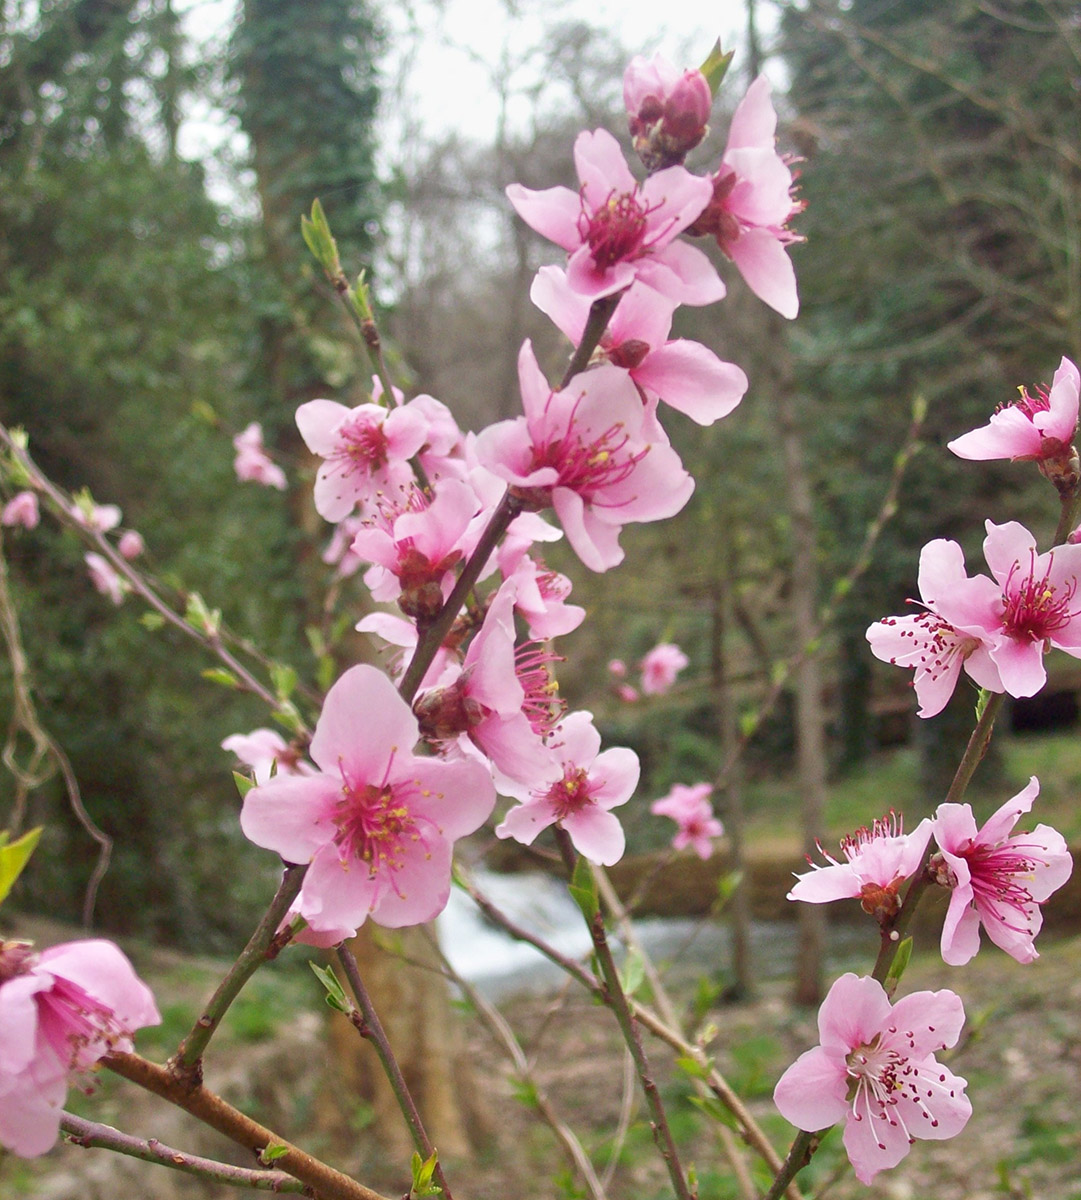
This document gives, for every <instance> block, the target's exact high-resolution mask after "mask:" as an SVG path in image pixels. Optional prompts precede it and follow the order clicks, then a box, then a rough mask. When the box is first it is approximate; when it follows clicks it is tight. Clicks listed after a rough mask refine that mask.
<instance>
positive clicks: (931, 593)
mask: <svg viewBox="0 0 1081 1200" xmlns="http://www.w3.org/2000/svg"><path fill="white" fill-rule="evenodd" d="M919 589H920V595H921V596H922V597H923V611H922V612H918V613H916V614H915V615H913V616H903V617H885V618H883V619H882V620H881V621H876V622H875V623H874V624H873V625H872V626H871V627H870V628H869V629H868V630H867V640H868V642H869V643H870V645H871V651H872V653H873V654H874V655H875V657H876V658H880V659H882V661H883V662H888V663H892V664H894V665H895V666H898V667H912V668H914V669H915V675H914V678H913V680H912V683H913V686H914V687H915V689H916V696H917V698H918V699H919V702H920V709H919V715H920V716H921V717H933V716H935V715H936V714H937V713H940V712H941V711H942V710H943V709H944V708H945V707H946V704H947V702H948V701H949V698H950V697H951V696H952V695H953V689H954V688H955V687H956V686H957V681H958V679H959V678H960V676H961V670H962V668H963V669H964V670H965V672H966V673H967V674H968V675H970V676H971V677H972V679H974V680H975V682H976V683H977V684H978V685H979V686H980V687H983V688H987V689H988V690H989V691H992V692H1001V691H1003V690H1004V689H1003V684H1002V680H1001V678H1000V676H999V672H998V668H997V667H996V666H995V663H994V662H993V661H992V658H991V650H992V648H993V647H994V645H995V644H996V643H995V640H994V638H993V636H992V635H993V631H994V630H995V629H996V628H997V625H998V620H997V615H996V614H997V613H998V611H999V610H1000V609H1001V593H1000V590H999V589H998V588H997V587H996V586H995V584H994V582H993V581H992V580H990V579H988V578H987V577H986V576H983V575H979V576H976V577H975V578H974V579H969V577H968V575H967V574H966V573H965V557H964V553H963V552H962V550H961V547H960V546H959V545H958V544H957V543H956V542H950V541H946V540H945V539H943V538H938V539H936V540H935V541H933V542H928V544H927V545H926V546H924V548H923V550H921V551H920V570H919ZM913 603H915V602H913Z"/></svg>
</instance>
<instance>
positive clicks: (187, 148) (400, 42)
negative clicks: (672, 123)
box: [176, 0, 773, 184]
mask: <svg viewBox="0 0 1081 1200" xmlns="http://www.w3.org/2000/svg"><path fill="white" fill-rule="evenodd" d="M238 2H239V0H178V3H177V5H176V8H177V10H178V11H179V12H180V13H182V14H183V16H184V23H185V29H186V31H187V32H188V34H189V36H190V37H191V38H192V39H193V40H194V42H195V43H196V44H197V45H198V44H199V43H204V44H208V45H210V44H213V43H215V42H220V41H221V40H222V39H224V38H225V37H227V36H228V34H229V31H230V29H231V28H232V25H233V22H234V21H235V19H236V13H237V6H238ZM509 3H510V4H512V5H513V7H514V8H515V9H516V10H517V13H518V17H517V19H516V20H514V21H511V20H509V19H508V17H507V15H506V10H507V7H508V3H505V2H503V0H441V2H438V0H411V2H408V0H407V2H405V3H397V4H395V3H389V2H387V0H383V2H382V3H377V5H376V7H377V10H379V12H380V19H381V20H382V21H383V22H384V24H385V25H386V26H387V28H388V33H389V37H388V55H387V61H386V62H385V63H384V64H383V70H384V75H385V77H386V78H387V79H388V80H392V79H394V78H395V77H397V76H399V75H401V76H402V77H403V78H404V87H405V91H406V96H407V102H408V106H409V110H410V113H411V115H412V116H414V117H419V118H420V119H421V123H422V126H423V128H424V129H425V131H426V132H427V133H429V134H431V135H433V136H438V135H440V134H444V133H447V132H449V131H450V130H452V129H457V130H459V131H461V132H464V133H466V134H468V135H470V136H472V137H475V138H476V139H478V140H481V141H486V140H489V139H490V137H491V135H492V133H493V132H494V129H495V120H496V108H497V106H496V104H495V103H494V101H493V93H492V90H491V85H490V82H489V79H490V73H491V71H492V70H494V69H496V68H497V66H498V63H499V61H500V59H501V57H504V56H506V57H508V58H509V59H510V61H512V62H514V61H516V55H518V54H524V53H525V52H526V51H527V50H528V49H529V48H530V47H534V46H536V45H538V44H539V43H540V42H541V39H542V38H543V31H544V28H545V24H546V22H550V21H551V20H553V19H563V20H567V19H571V18H577V19H581V20H585V21H588V23H589V24H591V25H594V26H596V27H598V28H600V29H601V30H602V31H603V30H609V31H611V32H612V35H613V37H615V38H617V39H618V40H620V41H622V42H623V44H624V45H625V46H626V47H627V49H628V50H629V51H630V52H631V53H635V54H644V55H647V56H648V55H652V54H654V53H656V52H658V51H660V52H661V53H663V54H665V55H667V56H668V57H669V58H671V59H672V60H673V61H674V62H676V63H677V64H679V65H681V66H682V65H686V66H691V65H697V64H698V63H699V62H701V61H702V59H704V58H705V56H706V55H707V54H708V53H709V50H710V49H711V47H712V45H713V43H714V41H715V40H716V39H717V38H718V37H720V38H721V41H722V45H723V46H724V47H725V48H726V49H727V48H728V47H730V46H732V45H735V44H737V42H741V41H742V34H743V30H744V28H745V24H746V12H745V7H744V0H713V2H712V3H704V2H703V0H663V3H657V0H590V2H589V3H588V4H585V3H582V2H581V0H509ZM302 7H303V0H298V8H302ZM662 14H663V18H664V19H663V23H662V21H661V20H660V17H661V15H662ZM772 20H773V8H772V6H771V5H768V4H760V5H759V24H760V26H764V27H768V26H769V25H771V24H772ZM194 53H195V54H196V55H197V54H198V51H197V50H195V51H194ZM737 61H738V60H737ZM523 103H524V101H523ZM511 119H512V120H513V119H514V111H513V109H512V110H511ZM383 124H384V128H385V131H386V133H387V135H388V136H385V137H384V141H385V142H386V143H389V157H390V158H391V159H393V157H394V145H393V143H394V137H395V133H396V129H395V125H394V122H393V120H392V119H390V118H389V116H388V115H384V119H383ZM239 137H240V134H239V131H238V130H237V129H236V127H235V126H232V127H230V126H229V125H228V124H227V123H226V122H224V120H223V118H222V116H221V114H220V113H217V112H215V111H214V110H213V109H211V108H210V107H209V106H206V105H205V104H204V105H202V106H201V107H193V108H192V109H191V111H190V112H189V113H188V114H187V120H186V122H185V125H184V128H183V130H182V134H181V146H180V149H181V153H182V154H183V155H184V156H185V157H187V158H193V159H195V158H200V159H204V160H206V159H207V158H208V157H209V156H212V155H214V154H215V153H217V152H219V151H221V150H223V149H224V150H226V152H227V151H228V147H229V145H230V143H232V144H233V146H234V147H236V146H237V145H238V142H237V139H238V138H239ZM241 144H242V143H241ZM211 182H212V184H213V183H214V173H213V171H211ZM223 182H224V181H223Z"/></svg>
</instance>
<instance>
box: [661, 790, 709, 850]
mask: <svg viewBox="0 0 1081 1200" xmlns="http://www.w3.org/2000/svg"><path fill="white" fill-rule="evenodd" d="M712 791H713V786H712V784H709V783H696V784H694V785H693V786H691V787H687V786H686V785H685V784H682V783H677V784H675V785H674V786H673V788H672V790H671V791H670V792H669V793H668V795H667V796H662V797H661V799H660V800H654V801H653V803H652V804H651V805H650V806H649V811H650V812H651V813H653V814H654V816H658V817H671V819H672V820H673V821H675V823H676V824H677V826H678V827H679V828H678V829H677V830H676V835H675V837H674V838H673V839H672V848H673V849H674V850H683V849H685V848H686V847H687V846H690V847H691V849H693V850H694V852H695V854H697V855H698V857H699V858H701V859H706V858H709V856H710V855H711V854H712V853H713V842H712V839H713V838H716V837H720V836H721V835H722V834H723V833H724V826H723V825H722V824H721V823H720V821H718V820H717V818H716V817H715V816H714V815H713V806H712V805H711V804H710V802H709V796H710V793H711V792H712Z"/></svg>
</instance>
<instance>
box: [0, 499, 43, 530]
mask: <svg viewBox="0 0 1081 1200" xmlns="http://www.w3.org/2000/svg"><path fill="white" fill-rule="evenodd" d="M40 520H41V512H40V510H39V508H38V498H37V494H36V493H35V492H16V494H15V495H14V496H12V498H11V499H10V500H9V501H8V502H7V504H5V505H4V508H3V511H2V512H0V525H8V526H11V525H21V526H22V527H23V528H24V529H33V528H35V526H36V525H37V524H38V522H39V521H40Z"/></svg>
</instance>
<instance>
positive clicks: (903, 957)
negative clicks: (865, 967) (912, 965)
mask: <svg viewBox="0 0 1081 1200" xmlns="http://www.w3.org/2000/svg"><path fill="white" fill-rule="evenodd" d="M911 957H912V938H911V937H906V938H905V940H904V941H903V942H902V943H901V944H900V945H899V946H898V947H897V953H896V954H895V955H894V956H893V963H892V965H891V966H890V969H889V973H888V974H887V975H886V983H885V988H886V992H887V993H888V994H889V995H891V996H892V995H893V993H894V990H895V989H896V987H897V985H898V984H899V983H900V982H901V976H902V975H903V974H904V973H905V967H907V966H908V960H909V959H910V958H911Z"/></svg>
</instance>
